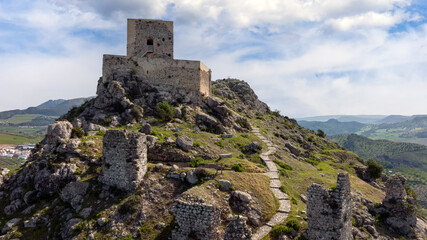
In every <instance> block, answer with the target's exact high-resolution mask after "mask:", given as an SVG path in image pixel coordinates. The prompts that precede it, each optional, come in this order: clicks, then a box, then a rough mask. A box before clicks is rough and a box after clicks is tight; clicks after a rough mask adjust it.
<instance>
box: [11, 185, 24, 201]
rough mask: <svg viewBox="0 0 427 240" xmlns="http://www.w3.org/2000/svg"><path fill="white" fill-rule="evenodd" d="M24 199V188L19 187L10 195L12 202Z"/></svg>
mask: <svg viewBox="0 0 427 240" xmlns="http://www.w3.org/2000/svg"><path fill="white" fill-rule="evenodd" d="M23 197H24V188H23V187H17V188H15V189H14V190H13V191H12V193H11V194H10V201H13V200H15V199H22V198H23Z"/></svg>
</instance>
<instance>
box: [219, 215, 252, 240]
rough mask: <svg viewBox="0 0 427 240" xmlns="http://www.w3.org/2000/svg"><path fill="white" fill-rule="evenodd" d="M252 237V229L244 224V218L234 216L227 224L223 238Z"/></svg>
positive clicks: (225, 239) (235, 239)
mask: <svg viewBox="0 0 427 240" xmlns="http://www.w3.org/2000/svg"><path fill="white" fill-rule="evenodd" d="M241 239H252V231H251V230H250V229H249V228H248V225H246V218H245V217H243V216H240V215H238V216H234V217H233V219H232V220H231V222H230V223H229V224H228V225H227V228H226V229H225V234H224V240H241Z"/></svg>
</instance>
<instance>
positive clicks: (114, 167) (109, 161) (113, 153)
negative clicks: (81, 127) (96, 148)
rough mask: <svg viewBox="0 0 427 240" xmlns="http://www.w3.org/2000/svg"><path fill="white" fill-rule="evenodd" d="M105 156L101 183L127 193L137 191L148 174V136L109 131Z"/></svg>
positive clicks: (105, 139)
mask: <svg viewBox="0 0 427 240" xmlns="http://www.w3.org/2000/svg"><path fill="white" fill-rule="evenodd" d="M103 155H104V162H103V166H102V175H101V176H100V177H99V181H100V182H102V183H104V184H106V185H109V186H113V187H116V188H119V189H122V190H125V191H132V190H135V189H136V188H137V187H138V185H139V184H140V183H141V181H142V179H143V177H144V175H145V173H146V172H147V140H146V136H145V135H144V134H142V133H138V132H126V131H121V130H109V131H107V132H106V133H105V135H104V140H103Z"/></svg>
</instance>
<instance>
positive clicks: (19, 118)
mask: <svg viewBox="0 0 427 240" xmlns="http://www.w3.org/2000/svg"><path fill="white" fill-rule="evenodd" d="M40 116H42V115H40V114H16V115H14V116H13V117H11V118H8V119H5V120H4V121H7V122H9V123H13V124H20V123H25V122H30V121H31V120H33V119H34V118H36V117H40Z"/></svg>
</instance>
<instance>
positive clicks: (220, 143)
mask: <svg viewBox="0 0 427 240" xmlns="http://www.w3.org/2000/svg"><path fill="white" fill-rule="evenodd" d="M215 144H216V145H218V146H219V147H220V148H224V140H222V139H220V140H219V141H216V142H215Z"/></svg>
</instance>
